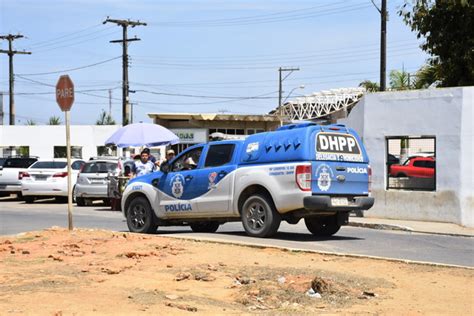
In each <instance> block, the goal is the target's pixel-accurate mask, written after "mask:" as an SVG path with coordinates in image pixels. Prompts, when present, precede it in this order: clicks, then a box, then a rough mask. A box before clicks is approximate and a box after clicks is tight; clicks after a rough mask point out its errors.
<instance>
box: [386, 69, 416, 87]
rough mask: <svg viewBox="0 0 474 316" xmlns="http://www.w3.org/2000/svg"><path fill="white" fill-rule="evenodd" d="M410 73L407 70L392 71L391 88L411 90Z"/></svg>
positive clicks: (390, 76)
mask: <svg viewBox="0 0 474 316" xmlns="http://www.w3.org/2000/svg"><path fill="white" fill-rule="evenodd" d="M409 76H410V74H409V73H408V72H406V71H405V70H401V71H400V70H392V71H390V75H389V78H390V88H391V89H392V90H409V89H411V87H412V85H411V82H410V77H409Z"/></svg>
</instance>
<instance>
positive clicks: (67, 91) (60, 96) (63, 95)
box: [56, 75, 74, 112]
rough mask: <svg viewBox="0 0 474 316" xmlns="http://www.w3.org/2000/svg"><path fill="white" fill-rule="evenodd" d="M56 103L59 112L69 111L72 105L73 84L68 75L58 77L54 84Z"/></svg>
mask: <svg viewBox="0 0 474 316" xmlns="http://www.w3.org/2000/svg"><path fill="white" fill-rule="evenodd" d="M56 102H58V105H59V107H60V108H61V111H63V112H65V111H69V110H70V109H71V107H72V104H73V103H74V84H73V83H72V80H71V78H69V76H68V75H64V76H61V77H59V80H58V83H57V84H56Z"/></svg>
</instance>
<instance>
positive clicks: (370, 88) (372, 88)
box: [359, 80, 380, 92]
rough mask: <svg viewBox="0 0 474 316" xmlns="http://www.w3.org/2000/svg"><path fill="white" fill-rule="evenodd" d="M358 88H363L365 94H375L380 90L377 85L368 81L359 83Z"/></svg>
mask: <svg viewBox="0 0 474 316" xmlns="http://www.w3.org/2000/svg"><path fill="white" fill-rule="evenodd" d="M359 87H363V88H365V90H367V92H377V91H379V90H380V86H379V84H378V83H377V82H373V81H370V80H364V81H362V82H361V83H359Z"/></svg>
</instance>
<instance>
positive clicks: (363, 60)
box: [0, 0, 428, 125]
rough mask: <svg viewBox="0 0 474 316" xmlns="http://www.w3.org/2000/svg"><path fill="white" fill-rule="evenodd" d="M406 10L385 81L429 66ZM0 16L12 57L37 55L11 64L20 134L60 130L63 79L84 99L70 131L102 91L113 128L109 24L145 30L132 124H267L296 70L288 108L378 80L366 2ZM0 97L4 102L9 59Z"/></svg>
mask: <svg viewBox="0 0 474 316" xmlns="http://www.w3.org/2000/svg"><path fill="white" fill-rule="evenodd" d="M374 2H375V3H376V4H378V5H379V4H380V0H374ZM402 4H403V1H402V0H398V1H395V0H388V10H389V22H388V25H387V43H388V51H387V73H388V72H389V71H390V70H392V69H401V68H402V67H404V68H405V69H406V70H408V71H410V72H415V71H416V70H417V69H418V68H419V67H420V66H421V65H423V64H424V62H425V60H426V59H427V57H428V56H427V55H426V54H425V53H424V52H423V51H421V49H420V48H419V45H420V40H418V39H417V38H416V35H415V34H414V33H412V32H411V31H410V29H409V28H408V27H407V26H406V25H405V24H404V23H403V21H402V19H401V18H400V17H399V16H398V15H397V13H396V12H397V9H398V8H399V7H400V6H401V5H402ZM0 11H1V13H0V34H7V33H13V34H17V33H21V34H23V35H25V36H26V38H24V39H19V40H16V41H15V42H14V48H15V49H17V50H23V49H25V50H29V51H31V52H32V55H16V56H15V57H14V67H15V74H17V75H18V76H17V77H16V82H15V92H16V96H15V104H16V115H17V123H16V124H20V125H21V124H25V123H26V121H27V120H28V119H32V120H34V121H36V122H37V123H38V124H44V123H46V122H47V121H48V119H49V117H51V116H52V115H56V116H60V117H61V118H63V114H62V112H61V111H60V110H59V108H58V106H57V104H56V101H55V95H54V88H53V87H54V85H55V84H56V82H57V80H58V78H59V76H60V75H61V74H63V73H67V74H69V75H70V77H71V78H72V80H73V81H74V83H75V90H76V91H83V92H84V93H86V94H84V93H77V92H76V97H75V104H74V105H73V108H72V110H71V121H72V123H73V124H94V123H95V121H96V119H97V118H98V116H99V113H100V112H101V110H102V109H105V110H108V108H109V100H108V96H109V92H108V90H109V89H112V97H113V100H112V115H113V117H114V118H115V119H116V120H117V121H118V122H119V123H120V121H121V78H122V65H121V63H122V60H121V57H120V56H121V52H122V48H121V46H120V44H111V43H109V41H110V40H115V39H121V37H122V34H121V27H118V26H116V25H114V24H105V25H103V24H102V22H103V21H104V20H105V19H106V18H107V16H110V17H111V18H115V19H132V20H140V21H143V22H146V23H148V25H147V26H139V27H135V28H129V37H133V36H135V35H136V36H137V37H139V38H141V41H137V42H133V43H132V44H131V45H130V46H129V55H130V59H131V67H130V69H129V80H130V89H131V90H135V91H136V93H134V94H130V98H131V102H133V103H135V105H134V106H133V111H134V118H133V120H134V122H138V121H146V122H148V121H150V119H149V118H148V116H147V113H157V112H198V113H207V112H217V111H228V112H230V113H257V114H263V113H267V112H269V111H270V110H272V109H274V108H275V107H276V105H277V103H278V92H277V91H278V67H280V66H284V67H288V66H291V67H299V68H300V71H298V72H294V73H293V74H291V76H289V77H288V78H287V79H286V80H285V81H284V91H285V93H284V97H286V96H287V94H288V93H289V92H290V91H292V90H293V89H294V88H297V87H299V86H300V85H304V86H305V88H304V89H303V90H301V89H295V90H293V93H292V95H291V96H290V99H291V98H293V97H296V96H298V95H304V94H311V93H313V92H317V91H321V90H324V89H331V88H343V87H357V86H358V84H359V83H360V82H361V81H362V80H365V79H370V80H373V81H378V80H379V63H380V62H379V46H380V15H379V13H378V11H377V10H376V9H375V7H374V6H373V4H372V3H371V1H370V0H346V1H337V0H318V1H316V0H292V1H288V0H287V1H279V0H254V1H250V0H249V1H246V0H240V1H237V0H226V1H223V0H221V1H218V0H195V1H191V0H186V1H185V0H183V1H178V0H175V1H172V0H168V1H165V0H161V1H159V0H157V1H146V0H135V1H132V0H101V1H94V0H69V1H65V0H64V1H59V0H56V1H54V0H41V1H38V0H0ZM0 45H1V48H2V49H6V48H7V42H6V41H0ZM114 58H115V59H114ZM93 64H97V65H93ZM83 66H88V67H86V68H82V69H78V70H69V71H65V70H68V69H73V68H80V67H83ZM51 72H55V73H51ZM45 73H46V74H45ZM387 82H388V80H387ZM0 91H4V92H8V57H7V55H5V54H0ZM255 97H257V98H255ZM4 111H5V112H8V94H6V95H5V96H4ZM7 118H8V114H7V113H6V115H5V119H4V122H5V123H8V120H7Z"/></svg>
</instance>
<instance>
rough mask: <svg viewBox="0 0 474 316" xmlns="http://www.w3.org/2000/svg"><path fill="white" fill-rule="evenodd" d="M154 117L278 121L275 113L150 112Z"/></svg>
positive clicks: (165, 118)
mask: <svg viewBox="0 0 474 316" xmlns="http://www.w3.org/2000/svg"><path fill="white" fill-rule="evenodd" d="M148 116H149V117H150V118H152V119H154V120H155V119H161V120H195V121H246V122H255V121H257V122H278V121H279V118H278V117H275V116H274V115H269V114H265V115H258V114H220V113H148Z"/></svg>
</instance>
